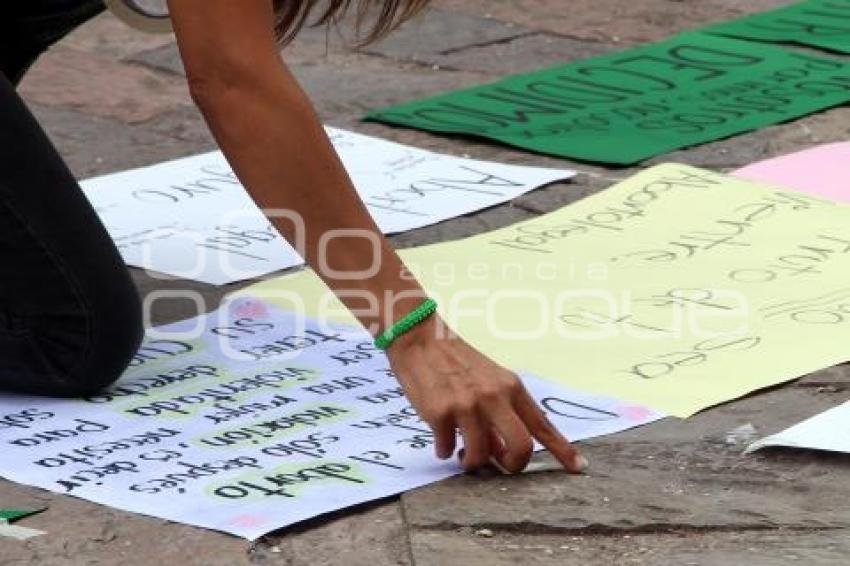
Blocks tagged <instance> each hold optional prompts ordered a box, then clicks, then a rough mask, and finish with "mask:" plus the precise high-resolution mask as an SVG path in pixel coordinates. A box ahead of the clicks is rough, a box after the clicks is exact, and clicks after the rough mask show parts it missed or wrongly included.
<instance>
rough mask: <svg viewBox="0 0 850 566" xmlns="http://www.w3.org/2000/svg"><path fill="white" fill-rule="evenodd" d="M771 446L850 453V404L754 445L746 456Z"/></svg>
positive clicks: (825, 412) (746, 451) (751, 445)
mask: <svg viewBox="0 0 850 566" xmlns="http://www.w3.org/2000/svg"><path fill="white" fill-rule="evenodd" d="M768 446H786V447H789V448H808V449H811V450H826V451H831V452H847V453H850V401H847V402H846V403H844V404H843V405H839V406H837V407H833V408H832V409H829V410H828V411H824V412H823V413H820V414H819V415H815V416H814V417H812V418H810V419H807V420H805V421H803V422H801V423H799V424H796V425H794V426H792V427H791V428H788V429H785V430H783V431H782V432H779V433H777V434H774V435H772V436H767V437H765V438H762V439H761V440H758V441H756V442H753V443H752V444H750V445H749V446H748V447H747V449H746V450H745V453H746V454H749V453H750V452H754V451H756V450H758V449H760V448H766V447H768Z"/></svg>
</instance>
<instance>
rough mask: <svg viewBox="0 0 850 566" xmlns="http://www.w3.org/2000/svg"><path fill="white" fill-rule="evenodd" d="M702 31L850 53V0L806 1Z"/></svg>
mask: <svg viewBox="0 0 850 566" xmlns="http://www.w3.org/2000/svg"><path fill="white" fill-rule="evenodd" d="M700 31H703V32H706V33H713V34H717V35H725V36H729V37H738V38H741V39H755V40H759V41H770V42H776V43H796V44H799V45H808V46H811V47H820V48H823V49H830V50H832V51H838V52H841V53H850V0H806V1H805V2H798V3H796V4H792V5H790V6H785V7H782V8H778V9H776V10H770V11H768V12H759V13H756V14H752V15H751V16H746V17H744V18H740V19H737V20H732V21H731V22H723V23H721V24H717V25H713V26H709V27H707V28H702V29H701V30H700Z"/></svg>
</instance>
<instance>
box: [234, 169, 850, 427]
mask: <svg viewBox="0 0 850 566" xmlns="http://www.w3.org/2000/svg"><path fill="white" fill-rule="evenodd" d="M402 255H403V257H404V260H405V262H406V263H407V264H408V266H409V268H410V269H411V271H412V272H414V273H415V274H416V275H417V277H419V279H420V280H421V281H422V283H423V284H424V285H425V286H426V287H427V289H428V291H429V293H430V294H431V296H433V297H434V298H435V299H436V300H437V301H438V302H439V304H440V305H441V311H442V312H443V314H444V316H445V317H446V318H447V320H448V321H449V323H450V324H451V325H452V326H453V328H455V329H456V330H457V331H458V332H459V333H460V334H461V335H463V336H464V337H465V338H466V339H467V340H469V341H470V342H471V343H472V344H474V345H475V346H477V347H478V348H480V349H481V350H482V351H484V352H485V353H487V354H488V355H490V356H492V357H493V358H494V359H496V360H497V361H499V362H500V363H502V364H504V365H506V366H508V367H510V368H512V369H516V370H525V371H530V372H533V373H536V374H538V375H540V376H543V377H545V378H547V379H550V380H553V381H556V382H560V383H563V384H565V385H569V386H571V387H575V388H579V389H584V390H587V391H590V392H594V393H600V394H607V395H611V396H617V397H621V398H626V399H630V400H633V401H636V402H641V403H644V404H647V405H649V406H651V407H653V408H656V409H659V410H662V411H666V412H668V413H670V414H673V415H677V416H682V417H687V416H690V415H692V414H693V413H695V412H697V411H699V410H701V409H704V408H706V407H709V406H711V405H714V404H717V403H720V402H723V401H727V400H729V399H733V398H736V397H739V396H741V395H743V394H746V393H748V392H750V391H754V390H756V389H759V388H762V387H766V386H769V385H774V384H777V383H781V382H783V381H786V380H789V379H793V378H796V377H799V376H801V375H803V374H806V373H809V372H812V371H815V370H817V369H821V368H824V367H828V366H831V365H834V364H836V363H841V362H843V361H846V360H847V359H850V355H848V354H850V278H848V275H850V207H848V206H846V205H842V204H838V203H835V202H833V201H829V200H824V199H821V198H819V197H815V196H812V195H807V194H803V193H796V192H792V191H790V190H785V189H781V188H778V187H770V186H766V185H758V184H754V183H751V182H748V181H744V180H740V179H734V178H732V177H727V176H724V175H720V174H717V173H713V172H710V171H705V170H701V169H696V168H693V167H687V166H684V165H675V164H667V165H659V166H657V167H653V168H651V169H648V170H645V171H643V172H641V173H639V174H637V175H635V176H633V177H631V178H629V179H628V180H626V181H623V182H621V183H619V184H617V185H615V186H614V187H611V188H610V189H608V190H606V191H603V192H602V193H600V194H597V195H594V196H592V197H589V198H586V199H584V200H582V201H580V202H578V203H576V204H573V205H571V206H567V207H564V208H562V209H560V210H558V211H556V212H553V213H550V214H546V215H543V216H540V217H537V218H534V219H532V220H528V221H525V222H521V223H518V224H515V225H513V226H509V227H507V228H504V229H500V230H496V231H493V232H489V233H485V234H480V235H478V236H474V237H471V238H467V239H464V240H459V241H455V242H447V243H441V244H435V245H431V246H425V247H422V248H416V249H411V250H405V251H404V252H402ZM245 292H247V293H250V294H252V295H254V296H258V297H261V298H267V299H268V300H270V301H272V302H277V303H278V304H280V305H281V306H283V307H284V308H289V309H292V308H298V304H299V302H300V304H301V305H303V306H302V307H301V308H303V309H304V310H305V311H306V313H307V314H311V315H313V316H326V317H327V316H329V317H330V318H336V319H343V320H346V319H347V318H348V317H347V315H345V314H343V313H344V309H343V307H342V306H341V305H340V304H339V303H337V302H336V300H335V299H334V298H333V297H332V295H331V294H330V292H329V291H328V290H327V288H326V287H325V286H324V285H323V284H322V283H321V281H320V280H318V278H317V277H316V276H315V275H314V274H313V273H312V272H302V273H299V274H296V275H294V276H287V277H281V278H278V279H275V280H271V281H267V282H264V283H261V284H259V285H255V286H253V287H250V288H249V289H247V290H246V291H245ZM348 320H350V318H348Z"/></svg>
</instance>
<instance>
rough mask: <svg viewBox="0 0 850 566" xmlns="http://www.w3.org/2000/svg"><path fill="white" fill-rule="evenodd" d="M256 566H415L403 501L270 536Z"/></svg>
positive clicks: (260, 546) (256, 557) (255, 555)
mask: <svg viewBox="0 0 850 566" xmlns="http://www.w3.org/2000/svg"><path fill="white" fill-rule="evenodd" d="M253 559H254V561H255V562H266V561H267V562H268V563H271V564H287V565H291V566H334V565H337V564H346V566H409V565H412V564H413V563H412V562H411V560H410V548H409V545H408V538H407V531H406V528H405V525H404V520H403V518H402V515H401V508H400V506H399V504H398V502H391V503H377V504H371V505H367V506H366V507H365V508H361V509H360V510H358V511H354V512H352V511H351V510H349V511H347V512H344V513H340V514H337V515H336V516H335V517H334V516H331V517H326V518H324V519H319V520H316V521H311V522H309V523H306V524H304V525H301V526H298V527H295V528H294V529H290V530H287V531H284V532H283V533H282V534H280V535H269V536H267V537H266V538H265V540H263V542H262V543H261V544H258V545H257V547H256V548H255V549H254V553H253Z"/></svg>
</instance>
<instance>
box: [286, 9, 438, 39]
mask: <svg viewBox="0 0 850 566" xmlns="http://www.w3.org/2000/svg"><path fill="white" fill-rule="evenodd" d="M428 2H429V0H274V7H275V13H276V15H277V22H276V24H275V33H276V35H277V38H278V40H279V41H280V43H281V44H286V43H289V42H290V41H292V40H293V39H294V38H295V36H296V35H297V34H298V32H299V31H301V29H303V28H304V27H305V26H309V27H321V26H329V25H333V24H335V23H337V22H338V21H339V20H341V19H342V18H343V17H344V16H345V15H346V14H348V13H349V12H351V11H352V10H353V11H354V14H355V27H356V30H357V40H356V44H357V45H358V46H364V45H368V44H370V43H374V42H375V41H378V40H380V39H382V38H383V37H385V36H386V35H387V34H388V33H390V32H391V31H392V30H393V29H395V28H396V27H398V26H399V25H400V24H402V23H404V22H405V21H406V20H408V19H410V18H411V17H413V16H414V15H416V14H417V13H418V12H419V11H421V10H422V9H423V8H424V7H425V5H426V4H428Z"/></svg>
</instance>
